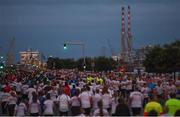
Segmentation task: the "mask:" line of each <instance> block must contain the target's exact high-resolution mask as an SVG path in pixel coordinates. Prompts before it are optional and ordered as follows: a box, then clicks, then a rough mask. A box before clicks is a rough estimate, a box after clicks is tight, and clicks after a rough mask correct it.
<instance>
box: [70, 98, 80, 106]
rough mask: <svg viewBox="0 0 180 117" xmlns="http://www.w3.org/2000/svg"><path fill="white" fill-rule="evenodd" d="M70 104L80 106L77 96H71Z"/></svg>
mask: <svg viewBox="0 0 180 117" xmlns="http://www.w3.org/2000/svg"><path fill="white" fill-rule="evenodd" d="M70 103H71V106H81V104H80V99H79V98H78V97H77V96H73V97H72V98H71V100H70Z"/></svg>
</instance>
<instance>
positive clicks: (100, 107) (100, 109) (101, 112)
mask: <svg viewBox="0 0 180 117" xmlns="http://www.w3.org/2000/svg"><path fill="white" fill-rule="evenodd" d="M93 115H94V116H109V113H108V111H107V110H106V109H104V108H103V101H102V100H100V101H98V109H96V110H95V111H94V113H93Z"/></svg>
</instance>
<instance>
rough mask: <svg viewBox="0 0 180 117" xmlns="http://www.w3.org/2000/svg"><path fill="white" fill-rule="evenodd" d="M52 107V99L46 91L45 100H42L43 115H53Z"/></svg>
mask: <svg viewBox="0 0 180 117" xmlns="http://www.w3.org/2000/svg"><path fill="white" fill-rule="evenodd" d="M53 107H54V102H53V100H51V96H50V94H49V93H48V94H47V95H46V101H45V102H44V115H45V116H53V115H54V112H53Z"/></svg>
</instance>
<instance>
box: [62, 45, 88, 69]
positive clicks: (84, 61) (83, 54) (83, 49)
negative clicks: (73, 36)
mask: <svg viewBox="0 0 180 117" xmlns="http://www.w3.org/2000/svg"><path fill="white" fill-rule="evenodd" d="M65 44H66V45H77V46H81V48H82V56H83V68H84V70H85V67H86V60H85V44H84V43H82V42H65V43H64V45H65Z"/></svg>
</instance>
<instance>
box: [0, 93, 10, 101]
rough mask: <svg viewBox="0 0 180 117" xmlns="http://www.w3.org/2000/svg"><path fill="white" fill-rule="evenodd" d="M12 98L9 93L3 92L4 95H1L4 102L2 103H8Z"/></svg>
mask: <svg viewBox="0 0 180 117" xmlns="http://www.w3.org/2000/svg"><path fill="white" fill-rule="evenodd" d="M10 96H11V95H10V94H9V93H4V92H3V93H2V94H1V101H2V102H7V101H8V99H9V97H10Z"/></svg>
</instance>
